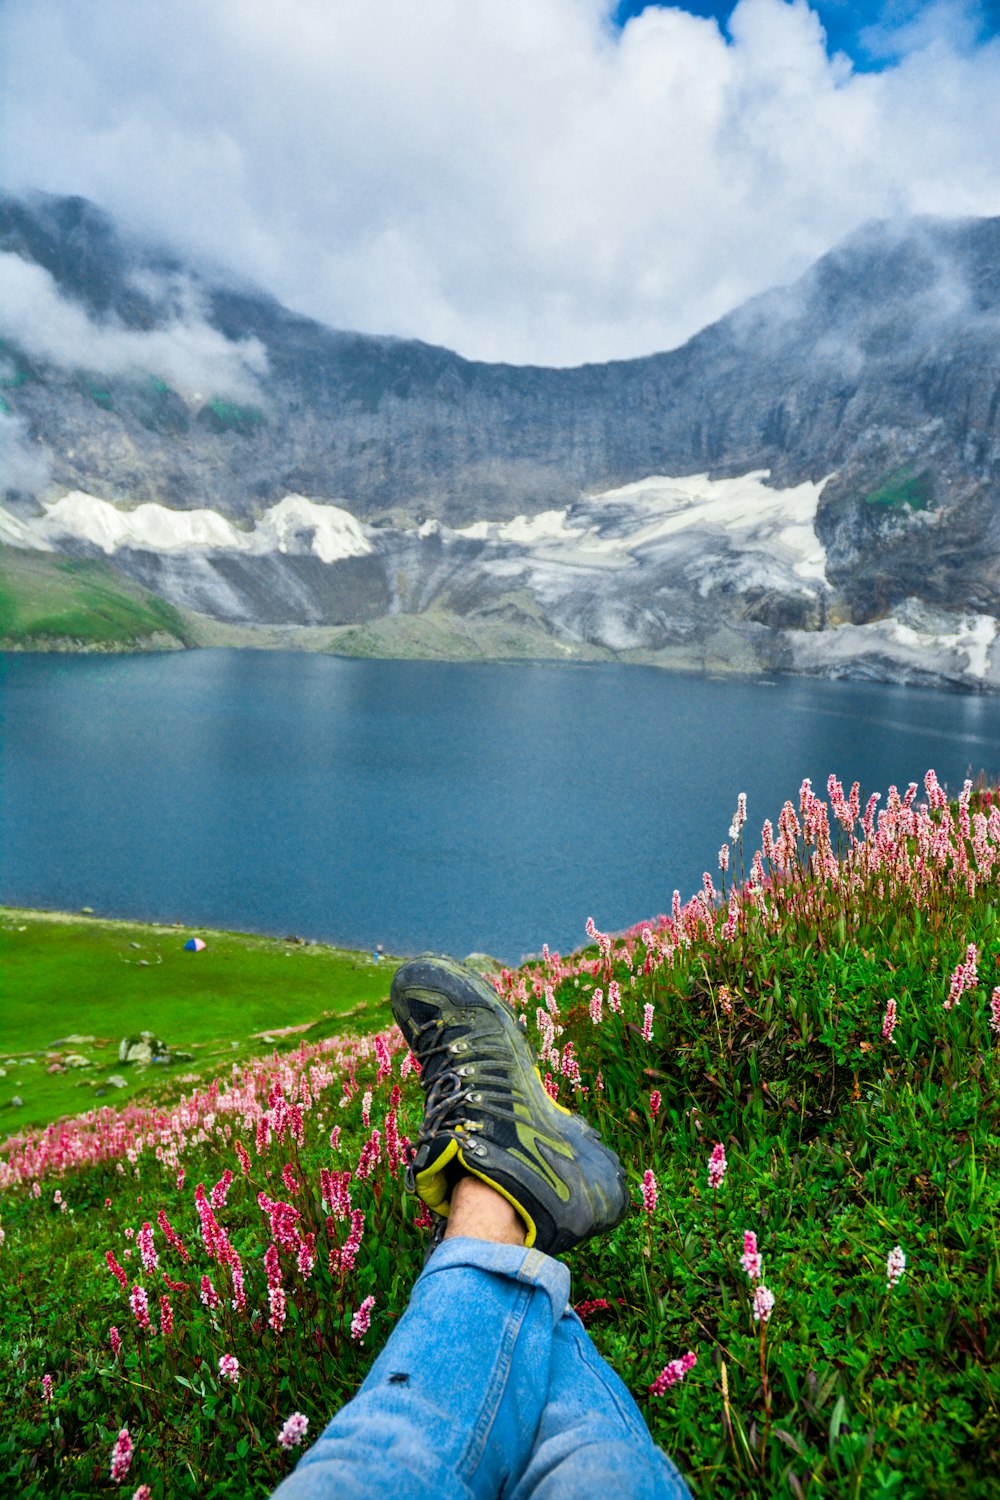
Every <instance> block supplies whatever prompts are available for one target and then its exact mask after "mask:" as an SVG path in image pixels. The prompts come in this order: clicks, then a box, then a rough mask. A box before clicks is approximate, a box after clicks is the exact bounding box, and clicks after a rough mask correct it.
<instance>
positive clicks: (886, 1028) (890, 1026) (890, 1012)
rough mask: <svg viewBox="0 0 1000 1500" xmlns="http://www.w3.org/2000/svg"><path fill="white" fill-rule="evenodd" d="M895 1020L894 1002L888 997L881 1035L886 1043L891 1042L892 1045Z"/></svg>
mask: <svg viewBox="0 0 1000 1500" xmlns="http://www.w3.org/2000/svg"><path fill="white" fill-rule="evenodd" d="M896 1020H897V1017H896V1002H895V1000H894V999H892V997H891V996H890V998H889V999H888V1000H887V1001H886V1006H885V1015H884V1016H883V1018H882V1035H883V1037H884V1038H885V1040H886V1041H887V1042H893V1043H894V1044H895V1038H894V1037H893V1034H892V1033H893V1032H894V1031H895V1029H896Z"/></svg>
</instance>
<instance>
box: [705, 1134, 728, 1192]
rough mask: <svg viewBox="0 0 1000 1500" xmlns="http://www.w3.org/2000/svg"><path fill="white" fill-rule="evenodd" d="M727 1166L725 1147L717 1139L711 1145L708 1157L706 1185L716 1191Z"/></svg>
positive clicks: (720, 1184)
mask: <svg viewBox="0 0 1000 1500" xmlns="http://www.w3.org/2000/svg"><path fill="white" fill-rule="evenodd" d="M728 1166H729V1163H728V1162H727V1161H726V1148H725V1147H724V1146H723V1144H722V1142H721V1141H717V1142H716V1144H715V1145H714V1146H713V1147H712V1154H711V1156H710V1157H709V1158H708V1185H709V1187H710V1188H711V1189H712V1190H713V1191H714V1192H718V1190H719V1188H720V1187H721V1186H722V1181H723V1178H724V1177H725V1175H726V1168H727V1167H728Z"/></svg>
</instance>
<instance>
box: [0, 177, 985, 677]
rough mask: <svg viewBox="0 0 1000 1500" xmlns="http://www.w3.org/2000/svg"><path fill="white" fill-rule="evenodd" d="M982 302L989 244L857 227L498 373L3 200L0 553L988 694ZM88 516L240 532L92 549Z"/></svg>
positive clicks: (74, 219)
mask: <svg viewBox="0 0 1000 1500" xmlns="http://www.w3.org/2000/svg"><path fill="white" fill-rule="evenodd" d="M998 303H1000V219H969V220H947V221H946V220H933V219H916V220H907V221H905V222H902V223H897V224H885V223H875V224H871V225H869V226H867V227H866V228H864V229H863V230H861V231H859V232H858V233H856V234H854V235H852V236H851V237H850V238H849V239H847V240H846V241H844V242H843V243H842V244H841V245H839V246H838V247H837V248H835V249H834V250H833V251H831V252H830V253H829V254H827V255H825V256H824V257H823V258H822V259H820V260H819V261H818V262H816V264H815V265H814V266H813V267H812V268H811V269H810V270H809V272H808V273H807V274H806V275H805V276H804V277H802V278H801V280H800V281H798V282H797V283H795V284H794V285H792V286H789V287H783V288H779V289H776V290H774V291H771V292H768V293H766V294H764V295H762V296H759V297H756V298H754V299H753V300H751V301H750V302H748V303H746V304H744V305H743V306H742V307H740V308H738V309H736V310H735V311H734V312H733V313H731V314H730V315H729V316H728V317H725V318H723V319H722V320H720V321H719V322H717V323H715V324H713V325H711V326H710V327H708V328H706V329H705V330H703V331H702V332H701V333H699V334H698V335H696V336H695V337H694V338H692V339H691V340H690V341H689V342H688V343H686V344H684V345H683V346H682V347H681V348H678V349H675V350H671V351H669V352H666V353H663V354H657V355H654V356H651V357H648V358H644V359H636V360H626V361H616V362H612V363H607V364H601V365H585V366H582V367H579V368H575V369H543V368H538V367H517V366H511V365H493V364H483V363H476V362H473V361H469V360H465V359H463V358H461V357H460V356H458V355H456V354H452V353H450V352H448V351H447V350H444V349H438V348H434V347H432V346H429V345H426V344H422V343H419V342H414V341H407V340H399V339H390V338H382V337H370V336H366V335H363V334H359V333H352V332H342V331H336V330H332V329H329V328H326V327H324V326H322V325H320V324H318V323H316V322H314V321H311V320H309V319H307V318H303V317H300V316H297V315H296V314H294V313H292V312H290V311H289V310H288V309H286V308H284V307H282V306H281V305H280V304H279V303H277V302H276V301H275V300H274V299H273V298H271V297H269V296H267V295H266V294H264V293H262V292H261V291H259V290H258V289H255V288H254V287H252V286H248V285H246V284H241V283H240V282H238V281H237V280H236V279H235V278H233V277H230V276H227V274H226V273H225V272H224V271H221V270H218V269H217V268H211V267H204V266H194V265H191V264H189V263H184V262H182V261H181V260H180V259H179V258H178V257H176V256H172V255H171V254H169V253H168V252H165V251H162V250H159V249H157V248H156V247H150V246H147V245H143V244H142V243H140V242H138V241H136V240H134V239H133V238H131V237H130V236H129V235H128V234H127V233H125V232H123V231H120V230H119V229H118V228H117V227H116V226H115V224H114V223H112V221H111V220H110V219H109V218H108V217H107V216H106V215H105V214H103V213H102V212H101V211H100V210H99V209H97V208H96V207H94V205H92V204H90V203H88V202H86V201H84V200H82V199H79V198H68V199H56V198H49V197H44V196H42V195H34V196H32V197H30V198H24V199H19V200H18V199H11V198H7V199H3V200H2V201H0V336H2V340H3V342H2V366H0V377H2V380H3V385H4V389H3V397H4V403H5V407H6V413H5V414H4V418H3V421H2V424H0V427H2V429H3V435H4V438H5V443H6V451H7V462H6V465H5V476H6V477H5V483H6V486H7V500H6V508H5V514H7V515H8V516H9V517H10V519H9V521H8V522H7V526H6V531H4V532H3V533H2V534H3V536H4V539H5V540H6V541H7V542H8V544H14V545H19V546H22V547H32V546H33V547H43V548H51V549H54V550H57V551H74V550H75V551H81V550H82V551H87V550H90V551H97V552H102V553H104V554H105V555H108V556H113V559H114V561H115V563H116V564H117V565H118V566H119V567H121V568H123V569H124V570H125V571H127V572H130V573H131V574H132V575H133V576H135V577H138V578H139V579H140V580H141V581H142V582H144V583H146V584H147V585H148V586H150V587H152V588H154V589H155V590H156V591H157V592H160V593H162V594H163V595H164V597H166V598H168V599H169V600H170V601H171V602H173V603H176V604H180V605H182V606H184V607H187V608H193V609H196V610H199V611H200V612H202V613H205V614H209V615H214V616H215V617H217V618H219V619H227V620H230V621H244V622H250V623H252V622H261V621H267V622H271V623H279V624H280V623H299V624H314V625H319V624H337V625H341V624H345V625H346V624H357V623H359V622H370V621H373V620H378V619H381V618H391V617H394V616H399V615H417V614H420V613H422V612H424V611H426V610H436V611H445V612H447V613H448V614H449V615H451V616H455V617H458V618H463V619H465V618H469V617H471V616H474V615H477V614H482V613H483V612H487V613H492V615H493V617H495V618H501V617H502V618H503V619H505V620H507V621H508V622H510V621H515V622H520V623H521V624H530V626H531V629H532V630H537V631H540V632H541V633H542V634H544V635H545V636H546V637H548V638H551V639H553V640H554V641H556V642H557V643H560V642H561V643H562V644H563V645H564V646H565V648H566V649H567V650H570V649H572V650H576V649H577V648H580V649H582V650H587V649H591V648H592V649H595V650H606V651H610V652H615V653H618V654H622V653H625V654H628V653H633V655H637V657H638V658H640V659H654V660H662V661H664V662H666V663H672V664H679V665H694V664H701V665H721V666H726V665H730V666H736V667H739V668H742V669H751V668H754V667H778V668H791V669H802V670H813V671H837V672H840V671H845V672H846V671H851V672H855V673H857V672H861V673H867V674H870V675H876V676H878V675H882V676H890V677H891V676H897V677H900V676H901V677H905V678H906V679H907V680H928V681H938V680H941V681H965V682H967V683H968V685H974V686H977V685H978V686H990V685H992V682H993V664H992V654H991V653H992V645H993V639H994V637H995V635H996V617H997V615H1000V525H998V517H1000V490H998V478H1000V416H998V410H1000V307H998ZM696 476H704V478H703V479H699V480H698V481H697V482H696ZM748 476H751V477H749V478H748ZM654 478H656V479H657V481H658V482H657V483H656V484H652V483H647V481H652V480H653V479H654ZM675 481H676V483H674V484H673V488H671V483H672V482H675ZM736 481H741V484H739V485H737V484H736ZM77 494H79V495H82V496H83V497H91V501H96V502H106V503H108V504H109V505H110V507H112V508H117V510H118V511H119V512H122V513H126V514H128V513H132V512H136V508H137V507H145V506H149V505H156V506H163V507H166V508H167V509H168V510H169V511H170V512H211V513H213V514H214V515H215V516H216V517H217V518H224V519H225V520H226V521H228V522H229V523H231V535H230V533H226V534H225V536H223V533H221V532H218V533H217V532H216V531H213V530H212V527H213V526H214V525H215V523H214V522H212V523H208V522H206V523H204V524H205V525H206V526H208V531H204V529H203V532H198V531H197V528H195V531H194V532H192V531H190V529H189V531H188V532H185V533H184V536H185V537H186V540H183V541H181V542H178V540H177V538H178V536H180V532H178V531H176V529H175V530H174V531H169V527H168V531H165V532H163V533H162V535H161V540H160V542H159V543H156V542H155V537H154V534H153V533H152V532H150V530H149V526H148V524H147V522H148V521H149V517H148V516H145V518H144V514H139V513H138V512H136V519H135V520H134V523H133V521H129V522H128V524H127V525H123V526H118V525H117V523H115V524H114V525H112V526H111V531H108V529H107V528H108V525H109V524H110V523H109V522H108V517H107V515H105V513H104V512H101V513H100V515H98V512H97V511H96V510H95V508H94V505H93V503H91V501H88V502H86V504H84V508H83V510H81V509H80V502H76V509H75V510H74V509H73V506H72V505H70V506H69V507H68V508H67V505H66V504H65V503H63V501H64V498H65V497H66V496H67V495H69V496H70V497H72V496H74V495H77ZM782 496H785V497H787V499H782V500H781V501H780V503H778V500H779V498H780V497H782ZM289 497H295V501H294V504H292V506H291V509H289V507H288V505H287V504H285V507H284V509H280V507H281V506H282V504H283V503H285V502H287V501H288V498H289ZM300 502H302V503H300ZM87 504H90V509H89V510H87ZM60 505H61V506H62V508H61V510H60V509H59V506H60ZM303 505H306V506H307V507H308V506H309V505H311V506H313V507H314V509H313V510H308V508H307V509H303ZM316 506H320V507H333V508H334V509H331V510H329V512H327V511H325V510H324V511H317V510H316V509H315V507H316ZM276 507H279V509H277V510H276V509H275V508H276ZM782 507H784V508H782ZM803 507H805V509H803ZM84 511H86V514H84ZM807 511H808V512H809V514H808V515H807V514H806V512H807ZM345 515H346V516H347V518H348V521H349V522H350V523H351V524H352V525H355V524H356V525H357V528H358V529H357V533H356V535H355V533H354V532H351V535H352V536H353V537H354V540H353V542H352V543H351V545H350V547H349V549H348V551H347V552H346V553H344V554H343V555H341V553H340V552H338V551H337V546H334V545H333V544H332V543H331V542H330V541H329V537H330V536H331V535H333V534H334V533H336V535H337V536H342V535H343V536H346V535H347V530H350V527H349V526H348V521H343V522H342V521H341V520H339V519H338V517H343V516H345ZM95 518H96V519H95ZM269 518H271V519H269ZM532 518H535V519H534V522H533V523H532ZM19 526H20V527H22V528H25V529H23V530H22V531H20V532H18V531H17V527H19ZM101 526H103V527H104V528H105V529H104V530H103V531H102V530H101ZM331 526H332V527H333V531H331V529H330V528H331ZM803 526H804V527H805V528H806V530H805V531H803V530H802V528H803ZM232 527H235V530H232ZM345 527H347V530H344V528H345ZM95 528H96V529H95ZM338 528H339V529H338ZM796 528H797V529H796ZM112 532H114V540H113V541H112V542H109V541H108V537H110V536H111V534H112ZM168 532H169V534H168ZM793 532H794V533H795V534H794V535H792V533H793ZM15 533H16V534H15ZM196 533H197V534H196ZM251 533H253V535H254V536H255V537H256V540H255V541H254V542H253V544H252V545H244V543H243V542H242V541H241V540H240V538H241V537H242V536H249V535H250V534H251ZM806 533H808V535H807V534H806ZM157 535H160V534H159V533H157ZM323 537H327V542H326V543H323V542H322V538H323ZM271 538H273V542H272V540H269V539H271ZM324 545H325V547H326V555H325V557H324V555H323V548H324ZM338 545H339V543H338ZM970 643H974V644H970ZM699 652H700V653H701V654H700V655H699V654H698V653H699ZM942 653H944V655H943V656H942ZM998 678H1000V664H998Z"/></svg>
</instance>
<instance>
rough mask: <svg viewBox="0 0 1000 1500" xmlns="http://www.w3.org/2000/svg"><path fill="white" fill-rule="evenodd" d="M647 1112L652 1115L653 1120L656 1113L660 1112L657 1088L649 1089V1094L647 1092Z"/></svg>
mask: <svg viewBox="0 0 1000 1500" xmlns="http://www.w3.org/2000/svg"><path fill="white" fill-rule="evenodd" d="M649 1113H650V1114H651V1115H652V1117H653V1119H654V1120H655V1119H656V1117H657V1115H658V1114H659V1113H660V1091H659V1089H651V1090H650V1094H649Z"/></svg>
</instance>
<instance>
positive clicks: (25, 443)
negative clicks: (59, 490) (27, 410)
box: [0, 411, 52, 496]
mask: <svg viewBox="0 0 1000 1500" xmlns="http://www.w3.org/2000/svg"><path fill="white" fill-rule="evenodd" d="M0 476H2V478H0V494H2V495H4V496H7V495H37V494H39V493H40V492H41V491H42V490H44V489H46V488H47V486H48V483H49V480H50V479H51V477H52V471H51V467H50V465H49V461H48V458H47V457H46V456H45V454H44V453H40V452H38V451H37V450H36V449H34V448H32V446H31V439H30V437H29V436H28V431H27V428H26V427H25V425H24V422H23V421H22V420H21V418H20V417H15V416H13V415H12V414H11V413H10V412H5V411H0Z"/></svg>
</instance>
